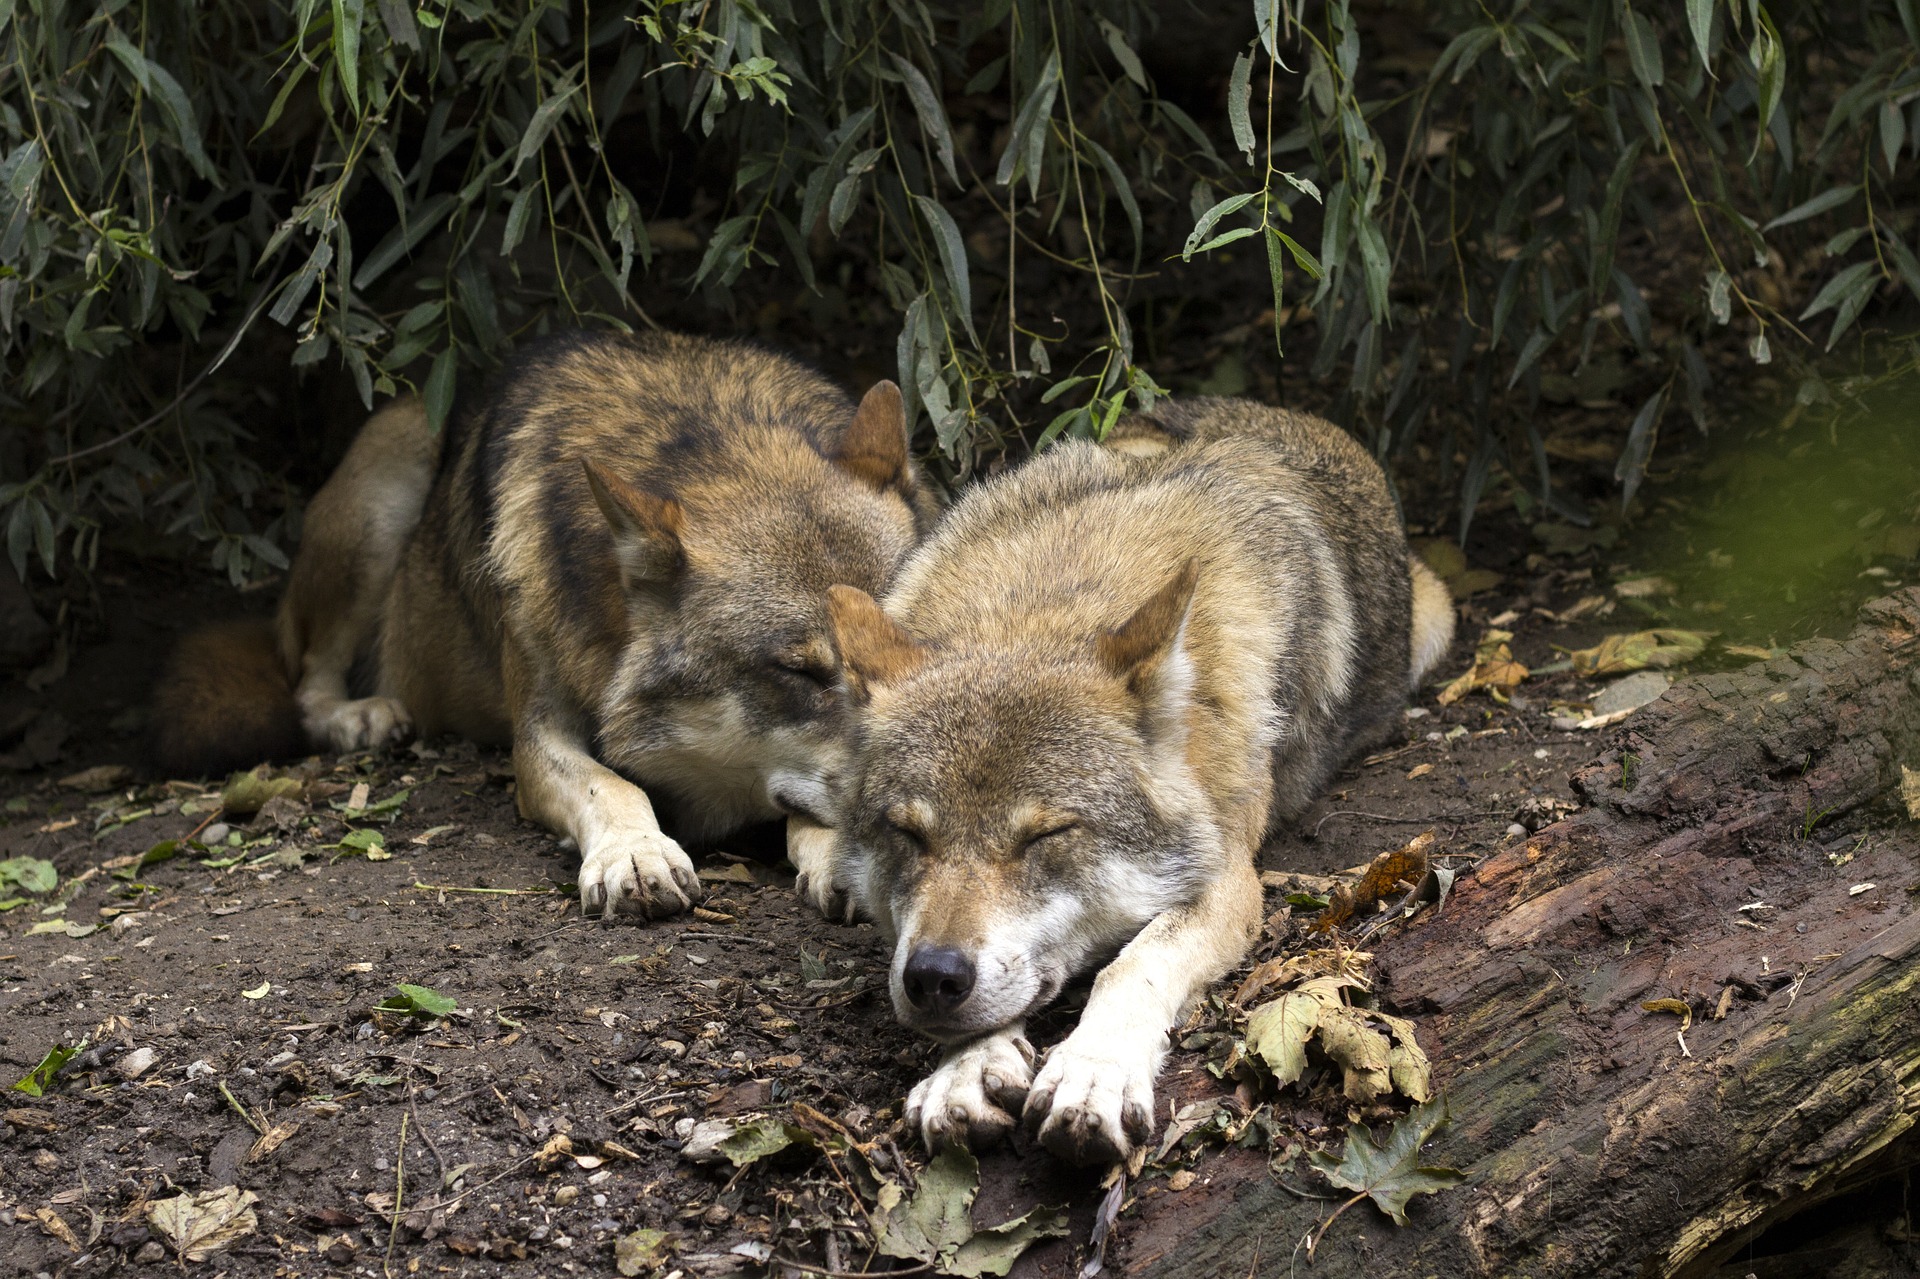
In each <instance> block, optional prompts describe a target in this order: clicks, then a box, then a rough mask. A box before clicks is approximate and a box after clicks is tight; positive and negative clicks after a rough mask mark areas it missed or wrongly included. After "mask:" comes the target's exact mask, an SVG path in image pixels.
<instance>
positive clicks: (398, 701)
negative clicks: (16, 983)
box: [154, 332, 935, 915]
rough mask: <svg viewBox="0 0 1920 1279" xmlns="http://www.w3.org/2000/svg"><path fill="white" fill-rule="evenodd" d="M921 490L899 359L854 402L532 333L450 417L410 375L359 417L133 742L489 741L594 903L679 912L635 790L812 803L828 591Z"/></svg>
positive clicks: (790, 807)
mask: <svg viewBox="0 0 1920 1279" xmlns="http://www.w3.org/2000/svg"><path fill="white" fill-rule="evenodd" d="M934 513H935V501H934V496H933V494H932V492H931V491H930V488H929V486H928V485H927V484H926V482H925V481H924V480H923V478H922V477H921V475H920V473H919V471H918V470H917V468H916V467H915V465H914V464H913V462H912V460H911V457H910V454H909V450H908V434H907V423H906V421H905V417H904V414H903V411H902V403H901V397H900V393H899V390H898V388H896V387H895V386H894V384H893V383H891V382H880V383H877V384H875V385H874V386H873V388H872V389H871V390H869V391H868V392H867V393H866V395H865V396H864V398H862V399H861V400H860V402H859V403H858V404H857V405H856V404H855V403H853V401H851V400H850V399H849V398H848V397H847V396H846V395H845V394H844V393H843V392H842V391H840V390H839V389H838V388H837V387H835V386H834V385H833V384H832V383H831V382H830V381H828V380H827V379H826V378H825V377H823V376H822V375H820V374H818V373H816V372H814V371H813V370H811V369H809V368H807V367H805V366H804V365H802V364H800V363H798V362H796V361H795V360H792V359H790V358H787V357H784V356H781V355H777V354H774V353H772V352H769V351H767V350H764V349H762V348H760V347H757V346H753V345H749V344H746V343H742V342H735V341H723V340H713V339H704V338H696V337H689V336H681V335H672V334H652V335H642V336H637V337H628V336H622V335H618V334H612V333H590V332H578V333H571V334H564V335H559V336H556V337H553V338H550V339H546V340H542V341H539V342H536V343H533V344H530V345H529V346H528V347H527V348H525V349H523V351H522V352H521V353H520V354H519V355H518V357H517V358H516V359H515V360H514V361H513V363H512V364H511V365H510V366H509V367H508V368H507V369H506V370H505V371H504V372H503V374H502V375H501V376H500V377H499V379H498V380H497V383H496V384H495V385H494V387H493V388H492V390H491V391H490V392H489V393H487V394H486V395H484V396H483V397H482V398H480V399H478V400H476V401H475V402H473V403H471V404H466V405H460V406H457V407H456V409H455V412H454V414H453V416H452V421H451V424H450V426H449V428H448V430H447V431H446V432H444V433H436V432H434V431H432V430H430V429H429V424H428V421H427V415H426V412H425V409H424V407H423V406H422V404H421V403H420V402H419V401H418V400H417V399H411V398H409V399H403V400H398V401H396V402H394V403H392V404H389V405H387V406H386V407H384V408H382V409H381V410H380V411H379V412H377V413H375V414H374V415H373V417H372V418H371V419H370V420H369V421H368V422H367V423H366V425H365V426H364V427H362V428H361V430H360V432H359V434H358V435H357V436H356V438H355V440H354V442H353V444H352V446H351V447H350V448H349V450H348V452H347V454H346V456H345V457H344V458H343V460H342V461H341V463H340V465H339V467H338V469H337V470H336V471H335V472H334V474H333V476H332V477H331V478H330V479H329V480H328V481H327V483H326V485H325V486H324V487H323V488H322V489H321V490H320V492H319V493H318V494H317V495H316V496H315V497H314V499H313V501H312V503H311V504H310V505H309V506H308V508H307V515H306V523H305V531H304V536H303V538H302V542H301V547H300V551H299V554H298V556H297V558H296V559H295V561H294V564H293V566H292V570H291V573H290V574H289V579H288V585H287V590H286V595H285V597H284V598H283V599H282V600H281V603H280V608H279V613H278V616H277V618H276V619H275V622H274V625H273V626H272V627H271V628H266V627H261V626H256V627H251V628H249V627H244V626H241V627H231V626H230V627H226V628H222V629H217V630H213V631H209V632H207V633H204V634H201V635H197V636H193V637H190V638H189V639H188V640H187V641H185V642H184V643H183V644H182V646H181V649H180V651H179V653H178V654H177V656H176V657H175V659H174V661H173V663H172V666H171V669H170V670H169V671H168V672H167V673H166V674H165V676H163V678H162V680H161V683H160V685H159V687H158V690H157V693H156V697H155V715H154V718H155V721H156V723H157V725H158V732H157V735H156V740H155V743H154V747H155V749H154V754H155V757H156V760H157V762H158V763H159V764H160V765H161V766H162V767H163V768H165V769H168V770H170V771H173V772H175V773H208V772H218V771H222V770H224V769H226V768H229V767H235V766H246V765H251V764H253V763H255V762H257V761H258V760H259V759H261V758H263V757H270V756H273V755H275V754H285V753H286V752H287V751H288V750H289V748H291V749H294V750H299V749H302V748H312V749H330V750H336V751H352V750H360V749H365V748H369V747H376V746H381V745H385V744H388V743H392V742H395V741H399V740H402V739H404V738H405V737H406V736H408V735H409V734H412V733H420V734H424V735H429V736H430V735H436V734H441V733H449V734H456V735H459V736H463V737H468V738H472V739H474V740H476V741H480V742H483V743H497V744H500V745H508V744H510V745H511V747H512V750H513V761H514V770H515V777H516V796H517V800H518V804H519V808H520V812H521V814H522V815H523V816H526V817H528V818H530V819H532V820H535V821H538V822H541V823H543V824H545V825H546V826H548V827H549V828H551V829H552V830H554V831H555V832H556V833H558V834H560V835H562V836H564V837H566V838H569V839H571V840H573V841H574V842H575V843H576V844H577V845H578V847H579V851H580V858H581V865H580V873H579V884H580V892H581V900H582V904H583V906H584V907H585V908H586V909H587V910H588V911H589V912H600V913H604V914H615V913H638V914H644V915H659V914H670V913H673V912H675V911H679V910H684V909H686V908H687V907H688V906H689V905H690V904H691V903H692V901H693V900H694V899H695V897H696V896H697V895H698V889H699V885H698V880H697V878H696V876H695V873H694V868H693V863H692V861H691V860H690V859H689V858H688V856H687V854H686V852H685V851H684V850H683V849H682V848H681V846H680V844H679V842H678V841H676V840H675V839H673V838H671V837H669V836H668V835H667V834H666V833H664V831H663V830H662V825H661V821H660V816H661V814H660V812H659V811H657V810H656V802H659V803H660V804H661V806H662V807H663V808H666V809H667V810H668V811H669V814H670V816H671V817H672V818H674V819H675V820H676V825H675V829H676V830H677V831H678V832H679V833H681V834H682V836H683V837H687V838H689V839H690V840H696V839H697V840H708V839H713V838H717V837H718V836H720V835H723V834H725V833H727V832H729V831H731V830H733V829H735V828H737V827H739V826H741V825H743V824H746V823H749V822H754V821H760V820H771V819H777V818H779V817H781V816H782V815H787V814H805V815H810V820H811V822H812V824H813V825H815V826H818V825H819V824H820V822H821V821H822V819H824V818H825V817H826V815H827V814H826V813H825V811H824V808H825V805H826V803H827V799H826V797H827V795H828V793H829V790H830V787H831V781H832V778H833V776H834V774H835V771H836V769H837V767H838V765H837V759H838V746H837V744H838V743H839V741H840V739H841V720H842V718H843V715H842V704H841V698H840V695H839V693H838V692H837V689H836V687H835V672H836V662H835V658H834V654H833V649H832V643H831V639H830V637H829V635H828V617H827V588H828V587H830V586H832V585H835V584H841V583H853V584H856V585H857V586H859V587H860V588H861V589H865V590H872V591H879V590H881V589H882V588H883V587H884V585H885V584H886V582H887V580H888V578H889V577H890V576H891V574H892V572H893V571H894V569H895V567H896V566H897V565H898V564H899V563H900V562H901V560H902V559H903V558H904V557H905V555H906V554H907V552H908V550H909V549H910V548H911V547H912V546H913V545H914V544H915V543H916V542H917V541H918V540H919V538H920V537H921V536H922V534H923V533H924V532H925V531H926V529H927V527H928V526H929V524H930V522H931V520H932V518H933V515H934Z"/></svg>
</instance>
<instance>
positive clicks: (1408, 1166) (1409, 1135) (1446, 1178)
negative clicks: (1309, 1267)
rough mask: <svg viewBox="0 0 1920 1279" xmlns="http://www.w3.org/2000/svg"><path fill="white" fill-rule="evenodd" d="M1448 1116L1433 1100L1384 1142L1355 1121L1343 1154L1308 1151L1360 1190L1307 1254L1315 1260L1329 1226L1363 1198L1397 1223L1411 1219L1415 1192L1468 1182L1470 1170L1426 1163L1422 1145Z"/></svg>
mask: <svg viewBox="0 0 1920 1279" xmlns="http://www.w3.org/2000/svg"><path fill="white" fill-rule="evenodd" d="M1447 1121H1448V1115H1447V1106H1446V1102H1445V1101H1430V1102H1426V1103H1425V1104H1423V1105H1421V1106H1418V1107H1416V1108H1415V1109H1413V1110H1411V1111H1409V1112H1407V1113H1406V1114H1405V1115H1402V1116H1401V1117H1400V1118H1399V1119H1398V1120H1396V1121H1395V1122H1394V1124H1393V1126H1392V1127H1390V1128H1389V1129H1388V1130H1387V1138H1386V1141H1385V1143H1384V1144H1381V1143H1378V1142H1376V1141H1375V1140H1374V1137H1373V1132H1372V1130H1371V1129H1369V1128H1368V1127H1367V1126H1366V1125H1365V1124H1353V1125H1351V1126H1350V1127H1348V1129H1347V1144H1346V1148H1345V1149H1344V1150H1343V1151H1342V1152H1341V1154H1340V1157H1339V1158H1338V1159H1335V1158H1334V1157H1333V1156H1332V1155H1329V1154H1327V1153H1326V1152H1324V1151H1314V1152H1313V1153H1312V1154H1311V1155H1309V1156H1308V1157H1307V1161H1308V1162H1309V1163H1311V1164H1312V1165H1313V1166H1314V1167H1315V1168H1316V1169H1318V1170H1319V1172H1320V1174H1321V1175H1322V1176H1323V1177H1325V1178H1326V1179H1327V1180H1328V1181H1329V1182H1332V1183H1333V1184H1334V1185H1335V1186H1338V1187H1340V1188H1341V1189H1342V1190H1352V1191H1355V1192H1357V1193H1355V1195H1354V1196H1353V1198H1351V1199H1349V1200H1347V1201H1346V1202H1345V1203H1343V1204H1341V1205H1340V1206H1339V1207H1338V1208H1335V1209H1334V1210H1333V1212H1332V1213H1330V1214H1329V1215H1328V1216H1327V1219H1326V1220H1325V1221H1323V1222H1321V1223H1320V1228H1319V1229H1318V1230H1316V1231H1315V1232H1314V1234H1313V1238H1312V1240H1311V1242H1309V1243H1308V1245H1307V1257H1308V1259H1309V1260H1311V1259H1312V1257H1313V1253H1314V1250H1315V1249H1316V1248H1318V1247H1319V1246H1320V1243H1321V1242H1322V1241H1323V1240H1324V1239H1325V1238H1326V1237H1327V1231H1328V1229H1330V1228H1331V1227H1332V1225H1333V1223H1334V1222H1335V1221H1337V1220H1338V1219H1339V1217H1340V1214H1341V1213H1343V1212H1345V1211H1346V1210H1347V1209H1349V1208H1351V1207H1352V1206H1353V1205H1355V1204H1357V1203H1359V1202H1360V1201H1361V1200H1362V1199H1371V1200H1373V1203H1374V1206H1375V1207H1377V1208H1379V1209H1380V1211H1381V1212H1384V1213H1386V1214H1387V1216H1389V1217H1391V1218H1392V1219H1393V1223H1394V1224H1395V1225H1396V1226H1404V1225H1406V1224H1408V1223H1407V1204H1408V1202H1409V1201H1410V1200H1411V1199H1412V1198H1413V1197H1414V1196H1415V1195H1432V1194H1438V1193H1439V1192H1440V1191H1442V1190H1445V1189H1447V1188H1448V1187H1449V1186H1457V1185H1459V1184H1460V1183H1461V1182H1463V1181H1465V1180H1466V1174H1465V1173H1463V1172H1461V1171H1460V1170H1459V1169H1457V1168H1447V1167H1442V1166H1439V1165H1433V1164H1426V1163H1423V1162H1422V1155H1421V1147H1422V1146H1424V1145H1426V1143H1427V1142H1428V1141H1431V1140H1432V1139H1433V1136H1434V1134H1435V1133H1437V1132H1439V1131H1440V1129H1442V1128H1444V1127H1445V1126H1446V1124H1447Z"/></svg>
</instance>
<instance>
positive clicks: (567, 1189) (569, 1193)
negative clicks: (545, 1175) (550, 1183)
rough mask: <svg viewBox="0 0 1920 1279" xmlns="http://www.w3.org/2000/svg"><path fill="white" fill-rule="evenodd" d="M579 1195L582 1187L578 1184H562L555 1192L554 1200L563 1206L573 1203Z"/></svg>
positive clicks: (556, 1203)
mask: <svg viewBox="0 0 1920 1279" xmlns="http://www.w3.org/2000/svg"><path fill="white" fill-rule="evenodd" d="M579 1197H580V1187H578V1186H562V1187H560V1189H558V1190H556V1191H554V1192H553V1202H554V1204H555V1205H556V1206H558V1207H561V1208H564V1207H566V1206H567V1205H568V1204H570V1203H572V1202H573V1201H574V1200H576V1199H578V1198H579Z"/></svg>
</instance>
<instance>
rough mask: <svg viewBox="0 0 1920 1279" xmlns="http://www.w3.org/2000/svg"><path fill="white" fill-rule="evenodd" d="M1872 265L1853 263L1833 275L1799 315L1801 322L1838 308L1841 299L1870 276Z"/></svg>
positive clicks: (1869, 263)
mask: <svg viewBox="0 0 1920 1279" xmlns="http://www.w3.org/2000/svg"><path fill="white" fill-rule="evenodd" d="M1873 270H1874V263H1872V262H1855V263H1854V264H1853V265H1852V266H1850V267H1847V268H1846V269H1845V270H1843V271H1841V272H1840V273H1839V274H1837V275H1835V276H1834V277H1833V278H1832V279H1831V280H1828V281H1827V282H1826V285H1825V286H1824V287H1823V288H1821V290H1820V291H1819V292H1818V293H1816V294H1814V295H1813V301H1811V302H1809V303H1807V309H1806V310H1804V311H1802V312H1801V313H1800V318H1801V319H1803V320H1809V319H1812V318H1813V317H1814V316H1816V315H1818V314H1820V313H1821V312H1822V311H1825V310H1826V309H1828V308H1829V307H1834V306H1838V305H1839V304H1840V302H1841V300H1842V299H1843V298H1846V297H1848V296H1850V295H1851V294H1852V292H1853V290H1854V289H1855V288H1857V287H1858V286H1859V284H1860V282H1861V281H1862V280H1864V279H1866V278H1867V276H1868V275H1870V274H1872V272H1873Z"/></svg>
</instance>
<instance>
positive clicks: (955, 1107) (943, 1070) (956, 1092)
mask: <svg viewBox="0 0 1920 1279" xmlns="http://www.w3.org/2000/svg"><path fill="white" fill-rule="evenodd" d="M1032 1079H1033V1045H1032V1044H1029V1043H1028V1042H1027V1041H1026V1039H1025V1038H1024V1037H1023V1036H1022V1035H1021V1034H1020V1033H1019V1032H1018V1031H1000V1032H998V1033H996V1034H992V1035H988V1036H987V1037H986V1038H984V1039H976V1040H974V1041H973V1042H972V1043H970V1044H968V1045H966V1046H965V1047H963V1048H960V1049H957V1050H955V1051H954V1053H953V1054H952V1055H951V1056H949V1057H948V1058H947V1059H946V1060H945V1061H943V1062H941V1063H940V1068H939V1069H938V1070H936V1071H934V1072H933V1073H932V1074H931V1075H929V1076H927V1077H926V1078H925V1079H923V1080H921V1081H920V1082H919V1083H918V1084H916V1085H915V1086H914V1089H913V1091H912V1092H911V1093H909V1094H907V1124H908V1126H909V1127H913V1128H918V1129H919V1130H920V1137H921V1140H923V1141H925V1142H926V1143H927V1149H928V1150H939V1149H940V1148H941V1147H943V1146H965V1147H967V1148H968V1149H971V1150H983V1149H985V1148H986V1147H988V1146H991V1145H993V1144H995V1143H996V1142H998V1141H1000V1140H1001V1139H1002V1138H1004V1137H1005V1136H1006V1135H1007V1134H1008V1133H1010V1132H1012V1131H1013V1124H1014V1119H1013V1116H1014V1112H1015V1111H1017V1110H1018V1109H1019V1107H1020V1101H1021V1099H1022V1098H1023V1097H1025V1096H1026V1093H1027V1086H1028V1084H1029V1083H1030V1082H1031V1081H1032Z"/></svg>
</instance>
